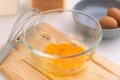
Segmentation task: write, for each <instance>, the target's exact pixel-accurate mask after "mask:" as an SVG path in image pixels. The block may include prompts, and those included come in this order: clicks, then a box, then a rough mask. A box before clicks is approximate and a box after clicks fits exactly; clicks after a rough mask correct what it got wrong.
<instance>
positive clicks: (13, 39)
mask: <svg viewBox="0 0 120 80" xmlns="http://www.w3.org/2000/svg"><path fill="white" fill-rule="evenodd" d="M38 13H40V10H38V9H35V8H33V9H29V10H27V11H25V12H23V13H22V14H21V16H20V17H19V18H18V19H17V21H16V23H15V25H14V27H13V29H12V30H11V33H10V35H9V38H8V40H7V43H6V44H5V45H4V46H3V48H2V49H1V51H0V64H1V63H2V62H3V60H4V59H5V58H6V57H7V56H8V55H9V52H10V50H11V49H12V48H15V47H16V46H17V45H18V44H19V43H21V39H20V34H21V32H22V29H23V28H24V26H23V25H24V24H25V22H26V21H27V20H28V19H29V18H30V17H31V16H34V15H36V14H38Z"/></svg>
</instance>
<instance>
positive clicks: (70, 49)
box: [45, 43, 87, 70]
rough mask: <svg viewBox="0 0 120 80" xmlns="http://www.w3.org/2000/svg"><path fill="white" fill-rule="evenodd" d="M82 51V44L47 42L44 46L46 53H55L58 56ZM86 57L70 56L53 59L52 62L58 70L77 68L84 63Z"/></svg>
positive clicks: (83, 49)
mask: <svg viewBox="0 0 120 80" xmlns="http://www.w3.org/2000/svg"><path fill="white" fill-rule="evenodd" d="M83 51H85V48H84V47H83V46H73V45H72V44H68V43H61V44H49V45H48V46H46V48H45V52H46V53H48V54H55V55H58V56H67V55H73V54H78V53H80V52H83ZM86 57H87V56H86V55H80V56H76V57H72V58H63V59H53V62H54V66H55V67H57V68H58V69H60V70H71V69H76V68H77V69H78V68H81V67H82V66H83V65H84V63H85V60H86Z"/></svg>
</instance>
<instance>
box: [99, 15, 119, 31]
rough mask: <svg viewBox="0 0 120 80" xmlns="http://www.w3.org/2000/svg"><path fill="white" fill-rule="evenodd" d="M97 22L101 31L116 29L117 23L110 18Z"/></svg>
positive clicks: (106, 17)
mask: <svg viewBox="0 0 120 80" xmlns="http://www.w3.org/2000/svg"><path fill="white" fill-rule="evenodd" d="M99 22H100V24H101V26H102V28H103V29H114V28H117V27H118V23H117V21H116V20H115V19H114V18H112V17H110V16H104V17H102V18H101V19H100V21H99Z"/></svg>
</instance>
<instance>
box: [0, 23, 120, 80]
mask: <svg viewBox="0 0 120 80" xmlns="http://www.w3.org/2000/svg"><path fill="white" fill-rule="evenodd" d="M42 26H44V27H41V30H40V34H41V38H42V39H43V41H45V42H46V41H48V42H51V41H56V42H60V41H66V40H68V38H67V37H66V36H65V35H64V34H62V33H61V32H59V31H57V30H56V29H54V28H52V27H51V26H50V25H48V24H46V23H44V24H43V25H42ZM54 39H55V40H54ZM30 42H31V43H33V39H30ZM42 43H44V42H42ZM44 45H45V44H41V46H44ZM0 70H1V72H2V73H4V74H5V75H6V76H7V77H8V78H9V79H10V80H120V66H118V65H116V64H114V63H112V62H111V61H109V60H107V59H106V58H104V57H103V56H101V55H99V54H95V55H94V57H93V59H92V60H91V61H90V62H89V64H88V65H87V66H86V68H85V69H83V70H82V71H80V72H78V73H76V74H73V75H69V76H63V77H58V76H53V75H50V74H47V73H45V72H44V71H42V70H39V69H38V66H36V65H35V64H34V59H33V58H32V57H31V53H30V52H29V51H28V49H27V48H26V47H25V45H24V44H23V43H21V44H20V45H19V46H17V47H16V48H15V49H13V50H12V51H11V52H10V55H9V56H8V57H7V58H6V59H5V60H4V62H3V63H2V64H1V65H0Z"/></svg>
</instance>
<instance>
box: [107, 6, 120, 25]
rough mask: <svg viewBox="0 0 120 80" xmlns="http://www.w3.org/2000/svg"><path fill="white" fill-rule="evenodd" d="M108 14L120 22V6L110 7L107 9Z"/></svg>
mask: <svg viewBox="0 0 120 80" xmlns="http://www.w3.org/2000/svg"><path fill="white" fill-rule="evenodd" d="M107 15H108V16H111V17H113V18H115V19H116V20H117V22H118V23H119V24H120V9H119V8H115V7H113V8H110V9H108V11H107Z"/></svg>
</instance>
